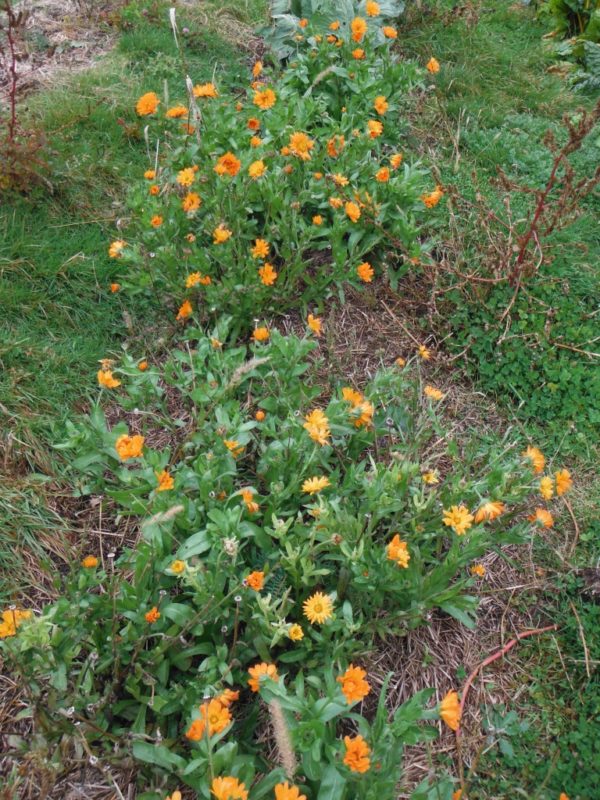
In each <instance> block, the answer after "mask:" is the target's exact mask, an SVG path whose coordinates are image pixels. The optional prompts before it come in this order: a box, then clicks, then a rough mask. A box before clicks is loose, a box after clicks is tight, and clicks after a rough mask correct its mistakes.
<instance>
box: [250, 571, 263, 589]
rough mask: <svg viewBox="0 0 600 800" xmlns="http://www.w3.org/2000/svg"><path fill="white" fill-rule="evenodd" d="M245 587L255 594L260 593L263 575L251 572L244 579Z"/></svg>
mask: <svg viewBox="0 0 600 800" xmlns="http://www.w3.org/2000/svg"><path fill="white" fill-rule="evenodd" d="M246 585H247V586H249V587H250V588H251V589H254V591H255V592H260V591H261V589H262V588H263V586H264V585H265V573H264V572H251V573H250V575H248V576H247V577H246Z"/></svg>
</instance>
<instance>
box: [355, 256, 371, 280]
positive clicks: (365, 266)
mask: <svg viewBox="0 0 600 800" xmlns="http://www.w3.org/2000/svg"><path fill="white" fill-rule="evenodd" d="M356 274H357V275H358V277H359V278H360V279H361V281H363V282H364V283H371V281H372V280H373V276H374V275H375V271H374V269H373V267H372V266H371V265H370V264H369V262H368V261H363V263H362V264H359V265H358V267H357V268H356Z"/></svg>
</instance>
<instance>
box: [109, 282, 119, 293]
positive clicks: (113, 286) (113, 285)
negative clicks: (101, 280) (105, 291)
mask: <svg viewBox="0 0 600 800" xmlns="http://www.w3.org/2000/svg"><path fill="white" fill-rule="evenodd" d="M120 288H121V284H120V283H111V285H110V291H111V292H112V293H113V294H116V293H117V292H118V291H119V289H120Z"/></svg>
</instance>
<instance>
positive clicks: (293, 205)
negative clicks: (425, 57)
mask: <svg viewBox="0 0 600 800" xmlns="http://www.w3.org/2000/svg"><path fill="white" fill-rule="evenodd" d="M367 20H368V22H367V21H365V20H364V19H362V18H360V17H357V18H356V19H355V20H354V21H353V22H352V24H351V25H345V26H344V27H342V24H341V23H340V24H339V25H338V26H335V25H333V24H330V25H329V26H328V25H323V24H321V23H320V22H314V23H313V22H310V23H309V22H307V24H306V25H304V22H305V21H304V20H303V21H301V22H302V23H303V25H299V26H298V27H297V30H298V34H297V37H298V40H299V41H298V42H297V45H298V47H297V52H296V53H295V54H294V60H293V61H292V62H291V63H290V64H289V66H288V67H287V68H286V69H285V70H283V71H282V72H280V71H278V70H276V69H272V68H268V67H266V66H264V65H263V64H262V63H260V62H257V63H256V64H255V65H254V67H253V70H252V73H253V75H252V83H251V85H250V86H249V87H242V88H241V89H240V90H239V91H238V92H237V93H235V94H233V93H222V91H221V89H220V87H219V86H218V85H217V84H216V83H215V82H209V83H201V84H196V85H193V83H192V81H191V80H190V81H189V82H188V93H187V96H182V97H181V98H180V99H181V102H179V103H176V104H172V105H170V106H167V107H165V106H164V104H163V103H162V102H161V101H160V99H159V97H158V95H156V94H155V93H154V92H148V93H146V94H145V95H143V96H142V97H141V98H140V100H139V101H138V104H137V113H138V114H139V115H141V116H142V117H143V118H144V119H145V120H147V121H148V126H149V128H148V130H149V137H150V138H151V140H152V141H156V158H153V161H152V163H151V164H150V165H149V166H150V167H151V168H150V169H148V170H147V171H146V173H145V178H146V180H145V181H142V182H141V184H140V185H139V186H138V187H137V188H135V189H134V190H133V192H132V195H131V211H132V215H133V218H132V222H131V224H130V225H129V227H128V228H127V229H126V230H125V231H124V234H123V236H124V238H123V239H119V240H117V241H115V242H113V243H112V245H111V246H110V249H109V253H110V255H111V256H112V257H114V258H115V259H117V260H118V262H119V264H120V265H121V266H122V267H123V268H124V269H123V273H122V275H121V276H120V277H119V278H118V284H115V286H117V288H121V289H124V290H125V289H129V290H131V291H133V292H141V291H145V292H152V293H160V294H161V295H165V294H166V295H167V296H171V297H173V298H174V299H175V300H176V303H177V304H178V307H179V310H178V313H177V319H178V320H180V321H184V320H185V319H187V318H188V317H190V316H192V315H196V316H197V317H198V318H199V319H201V320H203V321H204V322H206V321H207V320H210V321H213V322H214V321H215V320H216V319H217V318H218V316H219V315H220V314H222V313H223V312H227V313H232V314H235V316H236V326H234V330H237V329H239V328H240V327H245V328H246V329H248V328H250V327H251V325H252V319H253V317H255V316H257V315H259V316H260V315H261V314H263V313H265V312H267V311H271V312H272V311H281V310H284V309H286V308H289V307H290V306H293V305H296V306H297V305H298V304H300V305H302V306H306V304H307V303H308V302H322V301H323V300H324V298H325V297H326V296H327V295H328V293H330V292H331V291H332V290H333V288H334V287H335V286H336V285H337V286H341V285H342V284H343V283H344V282H346V281H350V282H353V283H355V284H357V285H360V284H362V283H369V282H371V281H372V279H373V276H374V275H375V274H376V273H377V272H380V271H382V270H383V271H385V270H386V269H388V268H389V267H392V268H393V267H395V266H396V265H397V264H406V265H409V264H410V261H411V260H412V261H413V262H416V261H418V260H419V258H420V257H421V256H422V250H423V245H422V242H421V239H422V237H420V236H419V232H420V225H421V222H420V220H421V217H422V216H424V214H425V212H426V207H427V206H428V205H431V203H430V202H429V201H427V202H425V201H424V200H423V199H422V197H429V195H427V194H424V192H425V190H427V189H431V188H432V186H431V181H430V179H428V177H427V173H426V171H425V170H423V169H422V168H421V167H420V166H419V165H418V163H411V159H410V158H408V157H405V154H404V152H403V149H399V142H400V137H399V134H400V135H401V133H402V130H403V129H404V122H403V112H404V111H405V109H406V107H407V105H406V104H407V97H408V96H409V93H410V91H411V89H412V88H413V87H414V86H416V85H417V84H418V82H419V81H420V75H421V73H420V70H419V69H418V68H417V66H416V65H414V64H411V63H407V62H404V61H399V60H397V59H396V58H395V57H394V56H393V55H392V53H391V52H390V48H389V43H390V42H391V41H393V39H392V38H389V36H391V32H390V31H391V30H392V29H389V30H388V29H387V27H386V26H385V25H384V26H383V27H382V25H381V22H382V19H381V18H380V17H367ZM330 28H331V29H332V30H330ZM333 30H335V32H333ZM385 30H388V34H385V33H384V31H385ZM386 36H388V38H386ZM439 197H441V192H440V194H439ZM439 197H438V196H437V195H436V198H437V199H436V202H437V200H438V199H439ZM390 243H393V246H394V249H395V252H396V255H395V256H394V257H393V258H391V257H390V258H386V255H385V254H386V248H387V249H388V250H389V244H390ZM384 261H386V262H387V263H386V264H385V265H384Z"/></svg>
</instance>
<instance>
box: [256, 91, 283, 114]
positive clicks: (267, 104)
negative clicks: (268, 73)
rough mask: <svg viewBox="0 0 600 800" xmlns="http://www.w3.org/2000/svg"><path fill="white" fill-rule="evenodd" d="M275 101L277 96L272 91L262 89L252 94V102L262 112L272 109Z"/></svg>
mask: <svg viewBox="0 0 600 800" xmlns="http://www.w3.org/2000/svg"><path fill="white" fill-rule="evenodd" d="M276 101H277V95H276V94H275V92H274V91H273V90H272V89H263V90H262V91H257V92H255V93H254V97H253V98H252V102H253V103H254V105H255V106H258V108H260V109H261V110H262V111H266V110H267V109H269V108H272V107H273V106H274V105H275V102H276Z"/></svg>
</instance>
